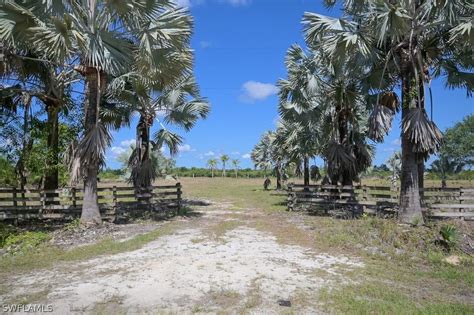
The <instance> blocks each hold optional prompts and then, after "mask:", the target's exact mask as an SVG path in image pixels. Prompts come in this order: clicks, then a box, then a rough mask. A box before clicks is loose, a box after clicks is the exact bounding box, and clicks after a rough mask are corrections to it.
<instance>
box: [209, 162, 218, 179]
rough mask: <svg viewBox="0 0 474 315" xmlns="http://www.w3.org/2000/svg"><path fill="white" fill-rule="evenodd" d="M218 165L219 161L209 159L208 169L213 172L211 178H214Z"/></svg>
mask: <svg viewBox="0 0 474 315" xmlns="http://www.w3.org/2000/svg"><path fill="white" fill-rule="evenodd" d="M217 164H218V161H217V159H209V160H208V161H207V167H208V168H209V169H210V170H211V177H212V178H214V170H215V169H216V167H217Z"/></svg>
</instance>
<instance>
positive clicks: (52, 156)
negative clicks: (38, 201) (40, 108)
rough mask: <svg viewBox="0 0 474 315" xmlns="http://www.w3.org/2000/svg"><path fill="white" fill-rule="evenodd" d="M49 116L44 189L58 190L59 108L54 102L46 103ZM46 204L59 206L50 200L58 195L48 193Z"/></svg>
mask: <svg viewBox="0 0 474 315" xmlns="http://www.w3.org/2000/svg"><path fill="white" fill-rule="evenodd" d="M46 111H47V114H48V122H47V126H48V143H47V144H48V164H49V165H48V166H47V167H46V170H45V174H44V183H43V188H44V189H45V190H56V189H58V187H59V169H58V167H59V107H58V106H57V105H56V104H55V103H54V102H51V101H49V102H46ZM46 197H47V198H48V199H47V200H46V202H45V203H46V204H58V203H59V202H58V201H56V202H54V201H52V200H50V198H54V197H57V194H56V193H47V194H46Z"/></svg>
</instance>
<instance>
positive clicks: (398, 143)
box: [391, 138, 402, 145]
mask: <svg viewBox="0 0 474 315" xmlns="http://www.w3.org/2000/svg"><path fill="white" fill-rule="evenodd" d="M391 143H392V144H393V145H401V144H402V140H401V139H400V138H398V139H395V140H393V141H392V142H391Z"/></svg>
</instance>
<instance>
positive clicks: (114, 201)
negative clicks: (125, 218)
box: [112, 185, 117, 218]
mask: <svg viewBox="0 0 474 315" xmlns="http://www.w3.org/2000/svg"><path fill="white" fill-rule="evenodd" d="M112 203H113V205H112V207H113V210H114V216H115V217H116V218H117V186H115V185H114V186H113V187H112Z"/></svg>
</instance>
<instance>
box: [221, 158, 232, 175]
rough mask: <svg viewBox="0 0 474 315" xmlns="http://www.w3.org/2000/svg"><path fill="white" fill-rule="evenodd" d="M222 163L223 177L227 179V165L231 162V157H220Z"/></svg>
mask: <svg viewBox="0 0 474 315" xmlns="http://www.w3.org/2000/svg"><path fill="white" fill-rule="evenodd" d="M220 159H221V162H222V177H225V163H226V162H227V161H229V159H230V158H229V156H228V155H227V154H223V155H221V157H220Z"/></svg>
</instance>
